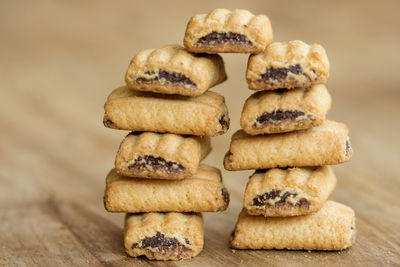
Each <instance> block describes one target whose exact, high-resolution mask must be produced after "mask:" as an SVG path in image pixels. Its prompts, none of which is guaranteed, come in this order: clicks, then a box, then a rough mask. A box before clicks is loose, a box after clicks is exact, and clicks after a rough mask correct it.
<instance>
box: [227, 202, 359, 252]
mask: <svg viewBox="0 0 400 267" xmlns="http://www.w3.org/2000/svg"><path fill="white" fill-rule="evenodd" d="M355 235H356V226H355V216H354V211H353V209H351V208H350V207H348V206H345V205H343V204H340V203H337V202H334V201H327V202H326V203H325V205H324V206H323V207H322V209H320V210H319V211H317V212H315V213H311V214H308V215H304V216H293V217H280V218H277V217H275V218H272V217H269V218H265V217H263V216H251V215H249V214H247V213H246V212H245V211H244V210H242V212H241V213H240V215H239V219H238V222H237V224H236V228H235V230H234V233H233V234H232V236H231V240H230V245H231V247H232V248H236V249H290V250H295V249H296V250H343V249H346V248H349V247H351V246H352V245H353V244H354V243H355Z"/></svg>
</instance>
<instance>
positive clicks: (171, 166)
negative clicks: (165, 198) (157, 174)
mask: <svg viewBox="0 0 400 267" xmlns="http://www.w3.org/2000/svg"><path fill="white" fill-rule="evenodd" d="M127 168H128V169H138V170H144V169H148V170H154V171H157V170H162V171H164V172H167V173H173V174H179V173H182V172H185V171H186V168H185V167H183V166H182V165H181V164H179V163H176V162H173V161H166V160H165V159H163V158H161V157H157V158H155V157H153V156H148V155H146V156H143V157H142V156H139V157H138V158H137V159H136V160H135V162H134V163H133V164H131V165H129V166H128V167H127Z"/></svg>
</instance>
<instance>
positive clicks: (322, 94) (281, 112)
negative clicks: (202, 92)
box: [240, 84, 331, 135]
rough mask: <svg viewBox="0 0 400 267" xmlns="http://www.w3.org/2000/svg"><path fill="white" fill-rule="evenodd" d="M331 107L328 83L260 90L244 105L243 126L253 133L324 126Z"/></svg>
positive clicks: (279, 131) (241, 119)
mask: <svg viewBox="0 0 400 267" xmlns="http://www.w3.org/2000/svg"><path fill="white" fill-rule="evenodd" d="M330 107H331V96H330V95H329V93H328V90H327V89H326V87H325V85H323V84H318V85H312V86H311V87H309V88H296V89H293V90H285V89H281V90H273V91H262V92H257V93H255V94H253V95H252V96H250V97H249V98H248V99H247V100H246V103H245V104H244V107H243V111H242V116H241V118H240V125H241V126H242V128H243V130H244V131H245V132H246V133H248V134H250V135H257V134H270V133H283V132H290V131H294V130H302V129H308V128H311V127H314V126H318V125H320V124H321V123H322V122H323V121H324V120H325V115H326V114H327V113H328V111H329V109H330Z"/></svg>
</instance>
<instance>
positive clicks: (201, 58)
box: [125, 45, 227, 88]
mask: <svg viewBox="0 0 400 267" xmlns="http://www.w3.org/2000/svg"><path fill="white" fill-rule="evenodd" d="M158 71H167V72H168V73H170V74H174V73H178V74H180V75H183V76H182V77H186V78H189V79H190V80H191V81H192V82H194V83H195V86H198V87H206V88H209V87H211V86H214V85H216V84H218V83H220V82H223V81H224V80H226V78H227V77H226V73H225V67H224V61H223V60H222V57H221V56H219V55H216V54H213V55H211V54H193V53H190V52H188V51H187V50H186V49H185V48H184V47H182V46H180V45H166V46H163V47H161V48H157V49H153V48H152V49H145V50H142V51H140V52H139V53H138V54H137V55H136V56H135V57H134V58H133V59H132V60H131V63H130V65H129V68H128V70H127V72H126V76H125V80H126V82H127V84H128V85H131V86H133V85H134V84H133V82H134V80H135V79H137V78H144V79H152V78H154V77H153V76H154V75H155V72H158Z"/></svg>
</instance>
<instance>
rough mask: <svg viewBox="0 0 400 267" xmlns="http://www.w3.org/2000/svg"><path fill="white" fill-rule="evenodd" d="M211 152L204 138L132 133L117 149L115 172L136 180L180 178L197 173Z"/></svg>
mask: <svg viewBox="0 0 400 267" xmlns="http://www.w3.org/2000/svg"><path fill="white" fill-rule="evenodd" d="M210 151H211V142H210V138H209V137H207V136H204V137H199V136H181V135H176V134H158V133H152V132H143V133H141V132H132V133H130V134H129V135H127V136H126V137H125V139H124V140H123V141H122V143H121V145H120V146H119V149H118V152H117V156H116V158H115V169H116V170H117V172H118V173H119V174H122V175H125V176H129V177H135V178H139V177H141V178H157V179H183V178H187V177H191V176H193V175H194V174H195V173H196V172H197V168H198V167H199V164H200V161H201V160H202V159H204V158H205V157H206V156H207V155H208V153H210Z"/></svg>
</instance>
